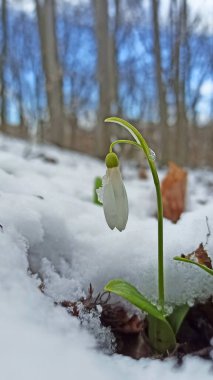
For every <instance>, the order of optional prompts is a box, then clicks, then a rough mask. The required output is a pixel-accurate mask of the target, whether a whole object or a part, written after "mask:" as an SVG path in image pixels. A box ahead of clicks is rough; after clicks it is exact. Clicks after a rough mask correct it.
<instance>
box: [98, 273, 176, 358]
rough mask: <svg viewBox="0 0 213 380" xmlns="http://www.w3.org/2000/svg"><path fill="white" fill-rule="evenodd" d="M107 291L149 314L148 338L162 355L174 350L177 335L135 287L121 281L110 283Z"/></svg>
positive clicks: (159, 312)
mask: <svg viewBox="0 0 213 380" xmlns="http://www.w3.org/2000/svg"><path fill="white" fill-rule="evenodd" d="M104 289H105V290H106V291H109V292H112V293H114V294H117V295H118V296H121V297H123V298H124V299H125V300H127V301H129V302H130V303H131V304H133V305H135V306H137V307H138V308H139V309H141V310H143V311H145V312H147V313H148V321H149V327H148V337H149V340H150V344H151V346H152V347H153V348H154V349H155V350H156V351H158V352H160V353H165V352H167V351H170V350H173V349H174V348H175V345H176V339H175V334H174V332H173V330H172V327H171V326H170V324H169V322H168V321H167V320H166V318H165V316H164V315H163V313H162V312H161V311H159V310H158V308H157V307H156V306H155V305H153V304H152V303H151V302H150V301H148V300H147V299H146V298H145V297H144V296H143V295H142V294H141V293H140V292H139V291H138V290H137V289H136V288H135V287H134V286H133V285H131V284H129V283H128V282H126V281H123V280H121V279H115V280H111V281H109V282H108V284H107V285H106V286H105V287H104Z"/></svg>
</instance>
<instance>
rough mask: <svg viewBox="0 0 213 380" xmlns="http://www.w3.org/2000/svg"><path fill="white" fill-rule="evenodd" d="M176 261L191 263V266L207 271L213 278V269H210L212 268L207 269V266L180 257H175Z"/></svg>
mask: <svg viewBox="0 0 213 380" xmlns="http://www.w3.org/2000/svg"><path fill="white" fill-rule="evenodd" d="M174 260H176V261H182V262H184V263H189V264H193V265H196V266H197V267H199V268H201V269H203V270H205V271H206V272H207V273H209V274H211V275H212V276H213V269H210V268H208V267H206V266H205V265H202V264H199V263H196V261H193V260H189V259H186V258H183V257H179V256H175V257H174Z"/></svg>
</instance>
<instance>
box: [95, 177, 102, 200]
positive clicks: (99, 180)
mask: <svg viewBox="0 0 213 380" xmlns="http://www.w3.org/2000/svg"><path fill="white" fill-rule="evenodd" d="M101 186H102V178H101V177H96V178H95V180H94V188H93V203H95V204H96V205H99V206H102V203H101V202H99V200H98V194H97V192H96V190H97V189H99V188H100V187H101Z"/></svg>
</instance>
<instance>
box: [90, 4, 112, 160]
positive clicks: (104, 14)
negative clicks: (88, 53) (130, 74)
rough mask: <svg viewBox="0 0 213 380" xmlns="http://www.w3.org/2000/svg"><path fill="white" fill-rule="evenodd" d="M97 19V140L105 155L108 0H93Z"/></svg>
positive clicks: (107, 97) (109, 105) (103, 155)
mask: <svg viewBox="0 0 213 380" xmlns="http://www.w3.org/2000/svg"><path fill="white" fill-rule="evenodd" d="M93 4H94V10H95V20H96V38H97V46H98V63H97V65H98V66H97V73H98V83H99V108H98V127H97V135H96V136H97V140H96V149H97V151H96V154H97V156H98V157H101V158H103V157H105V155H106V153H107V152H108V146H109V142H110V138H109V130H108V128H107V126H106V125H104V119H105V118H106V117H107V116H109V115H110V111H111V104H110V91H109V88H110V69H109V56H110V54H109V29H108V23H109V19H108V1H107V0H105V1H100V0H93Z"/></svg>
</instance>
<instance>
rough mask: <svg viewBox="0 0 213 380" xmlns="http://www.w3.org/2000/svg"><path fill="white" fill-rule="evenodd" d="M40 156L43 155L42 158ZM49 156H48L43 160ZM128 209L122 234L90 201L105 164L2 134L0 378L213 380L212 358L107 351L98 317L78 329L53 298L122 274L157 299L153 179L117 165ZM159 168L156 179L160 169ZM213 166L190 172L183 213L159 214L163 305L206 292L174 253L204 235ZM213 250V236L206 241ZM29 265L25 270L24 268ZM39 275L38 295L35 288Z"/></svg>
mask: <svg viewBox="0 0 213 380" xmlns="http://www.w3.org/2000/svg"><path fill="white" fill-rule="evenodd" d="M42 155H43V156H42ZM44 156H46V157H49V158H54V159H55V160H56V163H50V162H47V161H45V160H44ZM122 172H123V177H124V181H125V185H126V189H127V194H128V197H129V206H130V215H129V221H128V225H127V228H126V230H125V231H123V232H122V233H120V232H118V231H111V230H110V229H109V228H108V226H107V225H106V222H105V220H104V215H103V210H102V207H100V206H96V205H94V204H93V203H92V201H91V199H92V189H93V181H94V178H95V177H96V176H99V175H100V176H102V175H104V174H105V167H104V164H103V163H102V162H100V161H98V160H95V159H92V158H89V157H87V156H83V155H80V154H78V153H73V152H66V151H61V150H60V149H57V148H53V147H51V146H36V145H30V144H29V143H24V142H21V141H18V140H11V139H8V138H6V137H3V136H1V137H0V224H1V225H2V227H3V229H1V230H0V300H1V306H0V326H1V328H0V357H1V368H0V377H1V378H2V379H3V380H13V379H15V378H16V379H17V380H25V379H26V380H29V379H30V380H31V379H32V380H33V379H40V380H43V379H52V380H55V379H58V378H61V379H64V378H77V379H80V380H81V379H84V378H85V377H87V378H92V379H94V380H95V379H98V380H104V379H109V378H110V379H113V380H120V379H127V380H128V379H141V376H143V377H145V378H148V379H149V380H152V379H153V380H154V379H157V378H158V377H159V372H161V374H162V376H164V378H165V379H166V380H167V379H168V380H170V379H171V380H173V379H174V380H175V379H178V378H180V376H181V378H182V379H183V380H185V379H188V378H191V377H193V378H194V379H195V380H196V379H200V377H201V376H202V378H203V379H205V380H206V379H207V380H208V379H210V378H212V372H211V371H212V369H211V368H212V364H211V363H210V362H205V361H202V360H201V359H198V358H192V357H189V358H186V359H185V361H184V365H183V366H182V367H181V368H180V369H178V368H177V367H176V363H175V361H174V360H171V359H169V360H166V361H164V362H161V361H157V360H155V361H154V360H150V359H141V360H139V361H135V360H133V359H130V358H127V357H122V356H119V355H115V354H114V355H111V356H109V355H107V354H106V352H105V353H104V352H103V351H102V350H100V348H98V345H99V346H100V345H101V343H102V344H103V345H105V346H108V348H109V351H110V341H111V338H112V336H111V333H110V331H109V329H103V328H101V327H100V323H99V319H98V310H97V315H94V318H91V317H89V316H88V315H87V316H82V323H83V326H84V327H81V326H80V323H79V321H78V320H77V319H75V318H74V317H71V316H70V315H69V314H68V313H67V312H66V310H64V309H63V308H61V307H57V306H55V305H54V302H55V301H61V300H64V299H68V300H72V301H73V300H77V299H78V298H79V297H81V296H83V295H85V294H86V292H87V289H88V286H89V284H90V283H92V285H93V287H94V288H95V292H96V293H98V292H99V291H101V290H102V289H103V286H104V285H105V284H106V282H107V281H108V280H110V279H112V278H114V277H122V278H124V279H125V280H128V281H131V282H132V283H133V284H135V285H136V286H137V287H138V288H139V289H140V290H141V291H142V292H143V293H144V294H146V296H147V297H149V298H150V299H152V300H154V301H156V275H157V273H156V265H157V221H156V219H155V217H154V216H153V215H154V214H155V212H156V206H155V192H154V188H153V184H152V180H151V177H150V178H149V179H148V180H146V181H141V180H138V179H137V172H136V169H135V168H134V167H133V166H130V165H127V164H126V163H125V162H123V164H122ZM164 174H165V173H164V172H160V177H161V178H162V176H163V175H164ZM212 186H213V173H212V171H210V170H200V171H199V170H197V171H191V172H189V181H188V203H187V211H186V212H185V213H184V214H183V215H182V217H181V220H180V221H179V222H178V223H177V224H176V225H174V224H172V223H170V222H169V221H166V220H165V222H164V230H165V232H164V233H165V274H166V299H167V306H168V307H171V306H172V305H173V304H174V303H182V302H189V303H193V301H194V299H195V298H199V299H201V300H202V299H204V298H206V297H207V296H208V295H210V294H212V289H213V278H212V277H211V276H209V275H208V274H206V273H205V272H204V271H201V270H199V268H197V267H195V266H189V265H186V264H183V263H178V262H174V261H173V260H172V258H173V257H174V256H175V255H180V254H181V253H190V252H191V251H193V250H194V249H196V248H197V246H198V245H199V243H200V242H204V243H205V241H206V234H207V226H206V220H205V219H206V216H208V221H209V226H210V230H211V231H213V201H212ZM208 252H209V254H210V256H211V257H212V258H213V238H212V235H211V236H210V238H209V241H208ZM29 269H30V270H31V271H32V272H33V275H32V273H31V272H30V271H29ZM41 279H42V280H43V282H44V284H45V295H44V294H43V293H42V292H41V291H40V290H38V287H39V285H40V284H41Z"/></svg>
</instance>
